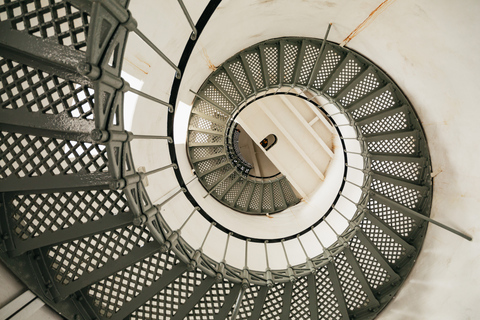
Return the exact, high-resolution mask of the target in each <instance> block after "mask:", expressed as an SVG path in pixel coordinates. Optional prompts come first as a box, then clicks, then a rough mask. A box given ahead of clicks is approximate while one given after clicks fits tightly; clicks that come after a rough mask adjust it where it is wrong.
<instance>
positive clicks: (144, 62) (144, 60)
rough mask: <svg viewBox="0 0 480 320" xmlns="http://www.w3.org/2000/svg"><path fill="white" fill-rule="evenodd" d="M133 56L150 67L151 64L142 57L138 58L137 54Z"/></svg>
mask: <svg viewBox="0 0 480 320" xmlns="http://www.w3.org/2000/svg"><path fill="white" fill-rule="evenodd" d="M135 58H137V59H138V61H140V62H143V63H145V64H146V65H147V66H148V67H149V68H151V67H152V66H151V65H150V63H148V62H147V61H145V60H143V59H142V58H140V57H139V56H137V55H136V56H135Z"/></svg>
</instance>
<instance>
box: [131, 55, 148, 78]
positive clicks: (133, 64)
mask: <svg viewBox="0 0 480 320" xmlns="http://www.w3.org/2000/svg"><path fill="white" fill-rule="evenodd" d="M137 59H138V58H137ZM139 60H140V59H139ZM125 61H127V62H128V63H130V64H131V65H132V66H134V67H135V68H137V69H138V70H140V71H142V72H143V73H145V74H148V71H145V70H143V69H142V68H140V67H139V66H137V65H136V64H135V63H133V62H132V61H130V60H128V58H127V57H125ZM144 63H145V62H144ZM146 64H147V65H148V66H150V65H149V64H148V63H146Z"/></svg>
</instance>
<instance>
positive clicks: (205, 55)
mask: <svg viewBox="0 0 480 320" xmlns="http://www.w3.org/2000/svg"><path fill="white" fill-rule="evenodd" d="M202 53H203V58H204V59H205V61H206V62H207V66H208V69H210V70H212V71H215V70H217V69H218V68H217V67H216V66H215V65H214V64H213V62H212V60H210V57H209V56H208V54H207V50H206V49H205V48H203V47H202Z"/></svg>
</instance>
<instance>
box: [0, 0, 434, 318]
mask: <svg viewBox="0 0 480 320" xmlns="http://www.w3.org/2000/svg"><path fill="white" fill-rule="evenodd" d="M217 5H218V2H216V1H212V2H210V3H209V4H208V6H207V7H206V9H205V11H204V12H203V14H202V16H201V18H200V19H199V22H198V23H197V24H196V29H195V32H196V33H195V37H194V36H192V38H194V39H190V40H188V44H187V46H186V47H185V51H184V54H183V56H182V60H181V61H180V63H179V65H178V70H176V77H175V78H174V79H173V86H172V92H171V95H170V100H169V101H167V102H164V101H159V100H158V99H156V98H155V97H152V96H148V95H146V94H144V93H142V92H138V91H136V90H135V89H132V88H130V86H129V85H128V83H126V82H125V81H124V80H123V79H122V78H121V77H120V72H121V70H122V57H123V53H124V49H125V45H126V43H127V35H128V33H129V32H135V33H137V32H139V31H138V29H137V27H136V24H135V21H134V19H133V18H132V16H131V15H130V14H129V12H128V11H127V10H126V9H125V8H126V1H118V2H117V1H115V0H109V1H99V2H90V1H81V0H70V1H46V2H41V1H28V0H25V1H23V0H22V1H15V2H13V1H5V2H4V3H3V4H2V5H0V17H1V19H0V20H1V21H0V30H1V35H2V36H1V37H2V41H1V44H0V45H1V47H0V52H1V60H0V69H1V70H2V74H1V81H2V85H1V88H0V97H1V98H0V103H1V109H0V114H1V116H0V127H1V136H0V137H1V138H0V161H1V162H0V163H1V166H0V178H1V179H0V192H2V198H1V214H0V218H1V224H0V226H1V234H2V243H1V252H0V256H1V258H2V260H3V262H4V263H5V264H6V265H7V266H8V267H9V268H10V269H11V270H12V271H13V272H14V273H15V274H16V275H17V276H18V277H19V278H20V279H21V280H22V281H23V282H24V283H25V284H26V285H27V286H28V288H29V289H30V290H31V291H32V292H34V293H35V294H36V295H37V296H39V297H40V298H41V299H42V300H44V301H45V303H47V304H48V305H50V306H51V307H52V308H53V309H54V310H56V311H57V312H58V313H59V314H61V315H62V316H64V317H65V318H67V319H126V318H128V319H372V318H375V317H376V316H377V315H378V313H379V312H380V311H381V310H382V309H383V308H384V307H385V306H386V305H387V304H388V303H389V302H390V301H391V299H392V297H393V296H394V295H395V293H396V292H397V290H398V289H399V287H400V286H401V284H402V283H403V281H404V280H405V278H406V276H407V275H408V274H409V272H410V271H411V269H412V267H413V264H414V262H415V260H416V257H417V255H418V254H419V251H420V249H421V247H422V244H423V238H424V235H425V232H426V227H427V223H426V222H425V221H424V219H421V218H419V214H421V215H423V216H427V217H428V216H429V215H430V208H431V199H432V186H431V177H430V172H431V167H430V158H429V152H428V146H427V143H426V139H425V136H424V133H423V129H422V127H421V125H420V123H419V121H418V118H417V116H416V113H415V111H414V109H413V107H412V106H411V104H410V103H409V101H408V99H407V98H406V97H405V96H404V95H403V93H402V91H401V90H400V89H399V88H398V86H397V85H396V84H395V83H394V82H393V81H392V80H391V79H390V78H389V77H388V76H387V75H386V74H385V73H384V72H383V71H382V70H381V69H380V68H379V67H377V66H376V65H375V64H374V63H373V62H371V61H369V60H368V59H366V58H365V57H363V56H362V55H361V54H359V53H357V52H355V51H352V50H350V49H348V48H345V47H341V46H339V45H338V44H336V43H333V42H330V41H328V40H327V39H323V40H319V39H313V38H293V37H290V38H280V39H272V40H268V41H263V42H261V43H258V44H256V45H254V46H252V47H249V48H247V49H245V50H243V51H242V52H240V53H238V54H237V55H235V56H233V57H231V58H230V59H228V60H227V61H226V62H225V63H223V64H222V65H221V66H219V67H218V68H217V69H216V71H214V72H212V74H211V75H210V76H209V77H208V79H207V80H205V82H204V84H203V85H202V86H201V87H200V88H198V89H196V88H193V89H195V91H196V93H195V100H194V102H193V108H192V112H191V115H190V119H189V127H188V138H187V147H188V156H189V160H190V161H191V164H192V168H193V169H194V170H195V172H196V175H197V177H198V180H199V182H200V183H201V184H202V185H203V186H204V187H205V192H206V193H207V194H208V195H211V196H212V197H213V198H215V199H216V200H215V201H219V202H220V203H221V204H222V205H225V206H227V207H229V208H231V209H234V210H236V211H241V212H244V213H246V214H252V213H253V214H257V215H258V214H266V213H268V214H270V213H272V214H273V213H276V212H282V211H284V210H286V209H287V208H295V206H296V205H297V204H298V203H299V198H298V197H297V196H296V195H295V194H294V192H293V190H292V188H291V186H290V184H289V183H288V177H285V176H280V177H275V178H271V179H256V178H252V177H249V176H248V171H245V166H244V165H243V164H242V161H241V159H239V158H238V157H235V154H236V153H235V148H234V146H233V144H234V141H233V140H234V139H233V132H231V131H229V128H230V127H231V125H232V122H233V120H234V118H235V116H236V115H237V114H238V113H239V112H240V110H241V109H242V108H243V107H244V106H246V105H247V104H249V103H252V102H253V101H256V100H260V99H262V98H264V97H267V96H270V95H282V94H283V95H292V96H295V97H297V98H299V99H304V100H308V101H311V102H312V103H315V104H316V106H317V108H318V110H319V111H321V113H322V114H324V115H326V117H327V118H328V119H329V121H331V123H332V124H333V125H334V128H335V130H336V134H337V135H338V138H339V141H340V143H341V146H342V147H341V150H340V151H339V152H340V155H341V157H342V162H343V163H344V166H343V181H341V186H340V188H339V190H338V193H337V195H336V197H335V199H334V201H333V202H332V205H331V206H330V208H329V209H328V210H327V211H326V212H325V213H322V214H321V215H319V218H318V219H317V221H315V223H313V224H311V225H309V226H308V227H306V228H304V229H303V230H300V231H299V232H296V233H295V234H292V235H289V236H285V237H281V238H277V239H271V238H261V237H257V238H254V237H251V236H248V235H244V234H241V233H240V232H237V231H236V230H232V229H231V228H230V227H228V226H225V225H222V223H220V222H218V221H216V220H215V218H214V217H213V216H212V215H211V214H209V212H208V211H206V210H204V209H203V208H202V206H201V205H200V204H199V202H198V201H197V200H198V199H195V196H194V195H193V194H192V193H191V192H190V191H189V185H188V183H186V182H185V181H184V179H183V177H182V173H181V171H180V169H179V167H178V164H177V163H176V154H175V153H176V152H177V151H176V150H175V148H174V146H173V143H172V132H173V126H174V122H173V113H170V114H169V115H168V120H167V121H166V123H163V124H162V125H163V126H165V128H166V132H167V133H168V134H167V136H156V137H153V136H142V135H135V133H132V132H127V131H125V128H124V116H123V95H124V93H125V92H127V91H132V92H134V93H137V94H139V95H142V96H143V97H145V98H147V99H151V100H155V101H156V102H159V103H160V104H161V105H163V106H161V107H162V108H163V107H165V108H166V109H168V108H170V109H172V111H173V110H174V109H175V106H176V104H177V101H176V100H175V99H176V96H177V93H178V88H179V84H180V82H181V80H182V79H181V74H182V73H183V71H184V70H185V66H186V64H187V62H188V57H189V55H190V54H191V52H192V50H193V47H194V43H195V41H196V37H201V33H202V30H203V28H204V27H205V25H206V24H208V19H209V17H210V16H211V15H212V14H213V13H214V12H215V8H216V6H217ZM322 99H324V100H322ZM322 101H323V103H322ZM325 101H326V103H325ZM134 139H157V140H162V141H163V142H165V146H164V152H169V153H170V158H171V163H169V164H167V165H166V166H164V167H160V168H159V169H156V170H153V171H150V172H146V173H140V172H137V171H136V170H135V168H137V166H135V164H134V161H133V159H134V156H133V155H132V150H131V147H130V143H131V141H132V140H134ZM232 150H233V151H232ZM160 171H172V172H173V173H174V174H175V176H176V177H177V181H178V184H177V185H175V186H171V187H172V188H174V189H173V190H174V191H173V192H172V193H171V194H169V195H168V197H167V200H165V201H164V202H163V203H161V204H159V203H153V202H152V201H151V199H150V196H149V194H148V190H147V188H146V186H145V185H144V181H145V177H147V176H148V177H149V178H150V177H152V178H153V177H154V174H157V173H158V172H160ZM355 177H356V178H355ZM349 190H350V191H349ZM352 190H353V191H352ZM180 197H183V198H185V199H187V200H188V201H189V202H190V204H191V206H190V209H189V210H190V211H191V213H190V212H189V215H188V218H186V219H184V223H183V224H182V226H181V227H180V228H173V227H171V226H170V225H169V222H168V219H169V218H168V214H167V213H165V211H162V208H163V205H164V204H165V203H175V201H176V199H178V198H180ZM340 201H346V202H351V203H352V204H353V206H354V207H353V211H352V210H350V212H342V209H341V206H339V205H337V204H338V203H339V202H340ZM347 211H348V210H347ZM193 215H196V216H201V217H202V219H204V220H205V221H207V223H208V227H209V228H208V231H207V233H206V236H205V239H204V241H203V243H202V246H200V248H198V247H196V246H194V245H193V244H190V243H189V242H188V241H187V240H185V238H184V237H183V236H182V232H181V229H182V228H183V227H184V226H185V225H186V224H187V223H188V221H189V219H190V218H191V217H192V216H193ZM334 215H337V216H338V217H343V219H344V220H345V221H344V223H345V225H346V226H345V227H343V228H340V229H339V228H335V227H334V226H333V227H332V226H331V225H330V224H329V222H328V217H329V216H334ZM321 226H323V227H325V228H330V229H332V231H333V233H334V234H335V241H333V242H332V243H328V244H325V245H324V243H322V241H321V239H322V236H321V235H320V237H319V236H318V235H317V233H315V230H317V231H318V229H315V228H319V227H321ZM212 228H213V229H214V230H217V231H218V232H220V233H222V234H224V237H225V239H226V242H225V243H222V244H221V247H222V248H221V250H222V251H223V248H224V247H225V253H226V252H227V249H228V246H229V242H228V241H230V240H231V239H236V241H240V242H242V245H243V244H244V245H245V251H242V252H239V253H238V254H240V255H243V254H245V260H246V261H245V267H244V268H241V267H238V266H235V265H233V264H230V263H229V261H228V259H225V254H224V255H223V259H214V258H212V257H210V256H209V255H208V254H207V252H206V250H205V251H204V250H202V248H203V245H204V243H205V241H206V240H207V236H208V235H209V233H210V232H211V230H212ZM199 232H200V231H199ZM202 236H203V231H202ZM307 236H311V237H313V236H315V238H316V239H318V242H319V244H320V246H321V248H320V249H319V250H318V252H316V253H315V255H312V254H310V253H311V251H309V249H308V248H307V249H305V248H304V243H305V246H307V247H308V246H309V244H308V243H307V242H306V240H305V239H306V237H307ZM302 241H303V242H302ZM289 242H292V243H293V242H295V243H297V245H298V244H299V245H300V246H299V248H302V249H303V252H304V253H305V259H304V261H303V262H302V263H296V264H295V263H294V264H293V265H292V264H290V261H289V256H288V253H287V251H288V250H287V249H285V245H286V244H288V243H289ZM249 243H252V244H251V245H253V243H257V244H259V245H262V246H264V247H265V254H264V255H262V256H261V257H259V256H255V257H252V256H249V255H248V251H247V250H248V246H249ZM274 244H277V245H279V244H281V245H282V246H283V252H284V253H285V256H286V261H287V263H286V264H285V266H284V267H283V268H278V269H275V268H272V269H271V268H270V267H269V265H268V263H269V262H268V258H269V254H268V252H267V247H268V246H269V245H272V246H273V245H274ZM319 244H318V243H317V246H319ZM287 248H288V245H287ZM268 250H273V249H271V247H268ZM270 252H271V251H270ZM252 258H253V259H262V260H263V259H265V258H266V260H267V262H266V263H267V268H265V269H264V270H256V269H255V268H252V267H251V266H249V265H248V262H247V260H248V259H252ZM271 259H273V257H271Z"/></svg>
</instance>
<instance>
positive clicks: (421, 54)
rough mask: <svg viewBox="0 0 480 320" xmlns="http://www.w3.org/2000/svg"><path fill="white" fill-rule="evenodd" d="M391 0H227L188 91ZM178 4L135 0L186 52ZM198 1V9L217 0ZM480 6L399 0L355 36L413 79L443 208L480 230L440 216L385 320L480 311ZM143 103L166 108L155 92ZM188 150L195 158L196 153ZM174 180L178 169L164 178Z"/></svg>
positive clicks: (343, 31) (174, 48) (187, 97)
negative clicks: (222, 69) (249, 50)
mask: <svg viewBox="0 0 480 320" xmlns="http://www.w3.org/2000/svg"><path fill="white" fill-rule="evenodd" d="M381 2H382V1H381V0H362V1H347V0H339V1H323V0H315V1H313V0H312V1H293V0H277V1H254V0H242V1H234V0H225V1H223V2H222V3H221V4H220V6H219V8H218V9H217V11H216V12H215V14H214V15H213V16H212V18H211V20H210V22H209V23H208V25H207V27H206V28H205V30H204V33H203V34H202V36H201V37H200V39H199V40H198V43H197V45H196V47H195V50H194V52H193V54H192V57H191V59H190V62H189V65H188V66H187V70H186V72H185V75H184V79H183V81H182V86H181V90H180V95H179V99H180V100H182V101H185V102H191V101H192V99H193V95H192V94H191V93H189V92H188V90H189V89H192V90H197V89H198V87H199V86H200V85H201V83H202V82H203V80H204V79H205V78H206V77H207V76H208V74H209V73H210V72H211V71H212V69H210V68H209V66H210V67H211V66H212V65H219V64H220V63H222V62H223V61H224V60H226V59H227V58H229V57H230V56H231V55H233V54H235V53H236V52H238V51H239V50H241V49H243V48H246V47H248V46H250V45H252V44H255V43H257V42H259V41H261V40H265V39H269V38H273V37H281V36H310V37H318V38H321V37H323V34H324V32H325V29H326V26H327V23H329V22H333V23H334V25H333V26H332V30H331V32H330V37H329V39H330V40H333V41H336V42H341V41H342V40H343V39H344V38H345V37H346V36H347V35H348V34H349V33H350V32H351V31H352V30H354V29H355V27H356V26H357V25H358V24H359V23H361V22H362V21H363V20H364V19H365V18H366V17H367V16H368V15H369V14H370V12H371V11H372V10H374V9H375V8H376V7H377V6H378V5H379V4H380V3H381ZM172 3H173V4H172ZM172 3H169V4H167V2H165V1H162V2H158V3H155V4H152V3H151V2H150V1H149V2H148V5H147V1H146V0H143V1H140V0H137V1H133V2H132V5H131V8H132V12H133V13H134V15H135V14H136V13H138V15H137V16H136V17H137V19H138V20H139V21H140V23H139V26H140V27H141V28H142V29H147V28H150V29H147V30H145V33H146V34H147V35H149V36H151V37H152V38H153V39H154V41H155V42H156V43H159V46H160V48H161V49H162V50H165V52H166V53H167V54H168V55H169V56H170V57H171V58H172V60H173V61H174V62H177V61H178V60H179V57H180V55H181V52H182V50H183V46H184V45H185V41H186V37H187V36H188V34H189V30H188V24H187V23H186V21H184V20H182V19H183V17H182V16H181V11H179V10H177V9H178V8H177V9H175V8H173V6H174V5H176V2H175V1H172ZM186 4H187V7H188V8H189V9H190V10H191V11H192V15H193V16H194V20H196V19H197V18H198V16H199V15H200V13H201V11H202V10H203V9H202V8H203V7H204V6H205V4H206V1H201V2H196V1H186ZM157 5H158V6H159V9H158V10H155V6H157ZM170 7H172V8H170ZM162 8H163V9H162ZM170 10H171V11H170ZM479 14H480V1H477V0H461V1H451V0H424V1H421V2H420V1H415V0H397V1H396V2H394V3H393V4H392V5H391V6H390V7H389V8H388V9H387V10H386V11H385V12H383V13H382V14H381V15H379V16H378V17H377V18H376V19H375V21H373V22H372V24H371V25H369V26H368V27H367V28H366V29H365V30H364V31H362V32H361V33H360V34H359V35H358V36H357V37H356V38H354V39H353V40H352V41H351V42H350V43H349V44H348V45H347V46H348V47H350V48H352V49H355V50H357V51H359V52H360V53H362V54H364V55H365V56H367V57H368V58H370V59H371V60H373V61H374V62H375V63H377V64H378V65H379V66H380V67H382V68H383V69H384V70H385V71H386V72H387V73H388V74H389V75H390V76H391V77H392V78H393V79H394V80H395V81H396V82H397V84H398V85H399V86H400V87H401V88H402V89H403V91H404V92H405V94H406V96H407V97H408V98H409V99H410V100H411V102H412V104H413V106H414V108H415V110H416V111H417V113H418V115H419V117H420V119H421V120H422V123H423V125H424V129H425V132H426V135H427V139H428V142H429V146H430V152H431V156H432V162H433V171H434V174H437V175H436V177H435V180H434V202H433V209H432V217H433V218H434V219H437V220H439V221H441V222H443V223H446V224H448V225H450V226H452V227H455V228H458V229H459V230H462V231H464V232H466V233H468V234H470V235H471V236H473V241H472V242H467V241H466V240H464V239H462V238H459V237H457V236H454V235H452V234H450V233H448V232H446V231H443V230H441V229H439V228H438V227H435V226H432V225H431V226H430V227H429V229H428V232H427V236H426V240H425V244H424V248H423V249H422V252H421V254H420V257H419V259H418V262H417V264H416V265H415V267H414V269H413V272H412V273H411V275H410V276H409V278H408V279H407V281H406V283H405V284H404V286H403V288H402V289H401V290H400V292H399V294H398V296H397V297H396V298H395V300H394V301H393V302H392V303H391V304H390V305H389V306H388V307H387V308H386V310H384V311H383V312H382V313H381V314H380V316H379V319H393V320H395V319H435V320H437V319H476V318H478V314H480V304H479V303H478V301H479V300H480V283H479V282H480V277H479V276H478V270H480V244H479V242H480V232H479V226H480V218H479V215H478V213H477V211H478V208H479V196H478V195H477V192H478V190H480V182H479V181H480V180H479V177H480V169H479V167H478V166H477V161H478V156H479V149H478V146H477V139H478V137H480V129H479V128H480V126H478V124H477V123H478V119H479V116H480V114H479V113H480V111H479V107H478V98H477V95H478V94H477V92H478V87H479V85H480V82H479V80H478V79H479V77H478V75H479V74H480V63H479V62H478V58H477V56H478V52H479V51H480V41H479V40H478V33H479V31H480V19H478V16H479ZM145 21H151V22H149V23H147V22H145ZM176 32H178V34H179V36H178V37H177V33H176ZM132 38H133V37H130V40H132ZM132 45H133V47H132ZM135 55H137V56H135ZM126 57H127V58H128V59H132V60H134V59H137V60H141V59H144V60H145V59H149V60H145V61H147V63H148V64H149V65H150V67H148V74H145V73H143V72H141V71H138V70H137V74H138V75H139V77H140V78H142V80H143V81H144V83H145V85H144V89H145V91H147V92H148V93H151V94H155V95H156V96H158V97H160V98H166V97H167V94H168V92H169V91H170V86H171V81H172V77H173V71H171V70H170V69H169V67H168V66H166V64H165V63H164V62H162V61H161V60H159V59H158V58H157V57H155V55H154V54H152V53H148V48H145V47H141V46H140V45H138V46H136V45H135V42H130V43H129V50H128V51H127V55H126ZM138 57H140V58H138ZM138 63H141V62H138ZM125 66H126V67H128V65H127V64H125ZM129 68H131V69H135V68H136V67H134V66H130V67H129ZM137 69H138V68H137ZM140 100H141V99H139V101H140ZM142 105H143V107H144V108H149V107H152V108H155V107H157V108H158V106H153V105H150V103H149V102H145V103H143V104H142ZM164 116H165V114H159V115H154V114H152V113H150V112H148V111H146V112H145V113H138V114H136V115H135V119H134V126H133V130H134V132H135V129H138V130H143V131H141V132H140V133H147V132H148V133H151V130H160V129H159V127H158V125H154V124H151V125H145V123H147V120H148V122H149V123H151V122H155V121H156V123H157V124H160V123H162V121H164V119H165V118H164ZM154 132H157V131H154ZM140 149H141V148H139V150H140ZM179 157H180V163H182V162H183V165H185V161H186V158H182V157H181V155H179ZM143 158H144V157H140V159H143ZM151 158H152V159H153V158H155V160H150V161H158V160H160V161H164V160H165V161H167V160H168V154H166V153H164V152H159V154H158V157H151ZM145 159H147V158H145ZM162 163H164V162H162ZM146 165H147V166H150V167H151V168H153V167H154V166H155V163H149V162H148V161H147V163H146ZM173 182H174V181H172V180H171V179H167V178H166V179H165V180H164V184H163V185H168V184H170V183H173ZM172 210H174V209H172Z"/></svg>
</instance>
